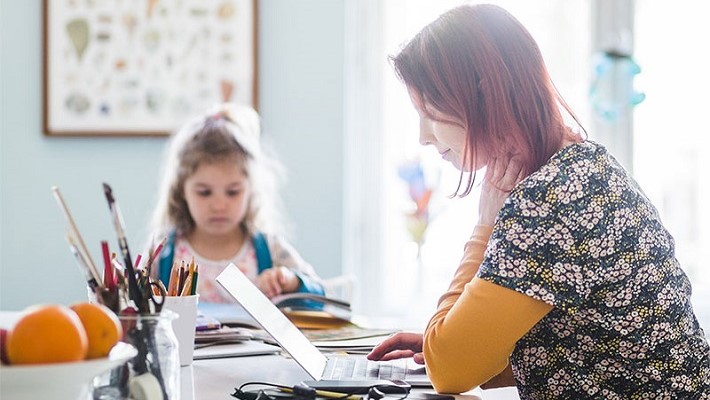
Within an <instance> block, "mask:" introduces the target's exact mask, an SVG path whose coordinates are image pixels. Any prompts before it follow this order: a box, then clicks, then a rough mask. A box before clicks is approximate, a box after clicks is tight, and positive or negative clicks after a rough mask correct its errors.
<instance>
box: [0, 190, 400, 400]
mask: <svg viewBox="0 0 710 400" xmlns="http://www.w3.org/2000/svg"><path fill="white" fill-rule="evenodd" d="M103 191H104V195H105V197H106V201H107V203H108V207H109V212H110V216H111V220H112V224H113V228H114V230H115V232H116V236H117V239H118V248H119V252H118V254H117V253H116V252H112V251H111V249H110V246H109V244H108V242H107V241H105V240H103V241H100V245H101V254H102V258H103V274H102V275H100V274H99V272H98V271H99V269H98V268H97V265H96V263H95V262H94V260H93V259H92V257H91V255H90V252H89V250H88V248H87V246H86V243H85V242H84V239H83V238H82V235H81V234H80V232H79V229H78V228H77V226H76V223H75V222H74V219H73V217H72V214H71V212H70V211H69V207H68V206H67V203H66V202H65V200H64V198H63V196H62V194H61V193H60V191H59V188H57V187H56V186H55V187H53V188H52V192H53V195H54V197H55V199H56V201H57V204H58V205H59V207H60V209H61V211H62V213H63V215H64V217H65V219H66V222H67V233H66V241H67V243H68V244H69V249H70V251H71V253H72V254H73V256H74V258H75V259H76V261H77V264H78V265H79V266H80V268H81V270H82V272H83V274H84V277H85V280H86V285H87V289H88V295H89V301H88V302H85V303H80V304H79V305H73V306H71V307H65V306H62V305H51V307H54V308H56V309H57V310H59V311H61V312H65V311H66V310H74V311H76V312H77V314H79V316H80V317H81V313H82V311H81V310H84V309H89V310H90V311H92V312H96V310H93V309H98V310H100V311H101V312H99V314H101V313H103V314H104V316H103V317H105V318H104V319H107V318H108V320H110V321H114V325H115V326H114V330H115V331H116V333H115V334H114V337H113V338H112V339H111V341H110V342H107V341H106V340H104V342H103V344H102V346H103V347H101V350H100V351H99V353H96V354H94V355H93V356H91V357H87V356H86V353H85V355H84V357H85V358H86V359H90V358H92V357H107V356H108V352H109V350H111V348H113V350H117V349H119V348H120V350H121V351H122V353H123V355H122V357H123V358H122V359H120V360H117V359H116V357H113V358H114V359H113V360H112V363H111V364H106V365H110V366H109V367H106V368H104V369H103V370H102V371H99V372H97V373H103V374H102V375H99V376H96V377H95V378H93V382H90V383H92V385H91V388H90V391H92V393H91V397H92V398H94V399H128V398H131V399H146V400H160V399H163V400H168V399H177V398H179V397H180V387H181V380H180V367H181V366H185V365H190V364H191V363H192V361H193V358H194V359H200V360H203V359H211V358H224V357H239V356H252V355H265V354H277V353H279V352H280V351H281V349H280V347H278V346H277V345H278V344H277V343H275V342H274V341H273V339H272V338H271V337H269V336H268V335H267V334H266V333H265V332H264V331H263V330H261V327H260V326H259V324H258V323H257V324H255V323H254V322H255V321H254V320H253V319H252V318H251V316H249V315H245V314H243V313H241V312H240V310H241V311H244V310H242V309H241V308H240V307H239V305H237V304H215V303H205V304H204V307H202V306H203V305H200V309H199V311H198V299H199V295H197V293H196V289H197V281H198V278H199V266H198V265H197V264H196V263H195V262H194V259H193V260H191V261H190V262H188V263H186V262H185V261H179V262H175V263H174V264H173V267H172V270H171V273H170V279H169V282H168V284H167V287H166V286H165V285H164V284H163V282H162V281H161V280H160V279H157V278H153V276H156V275H157V274H151V269H152V268H153V267H154V264H156V261H158V259H159V257H160V254H161V251H162V249H163V246H164V245H165V242H166V239H163V240H161V241H160V242H159V243H158V244H157V245H154V246H150V249H149V250H148V254H147V257H143V256H142V255H141V254H138V255H137V256H136V257H135V259H134V258H133V257H132V256H131V253H130V250H129V246H128V240H127V238H126V233H125V226H124V221H123V216H122V215H121V211H120V208H119V206H118V202H117V201H116V198H115V196H114V192H113V190H112V188H111V187H110V186H109V185H108V184H106V183H104V184H103ZM155 267H156V268H157V265H156V266H155ZM271 300H272V301H273V302H274V304H275V305H276V306H278V307H280V309H281V310H282V311H283V312H284V314H285V315H286V316H287V317H288V318H289V319H290V320H291V321H292V322H293V323H294V324H295V325H296V326H297V327H298V328H300V329H302V330H303V331H304V333H305V334H306V335H307V336H308V338H309V340H311V341H312V342H313V343H314V344H315V345H316V346H317V347H318V348H320V349H321V350H325V351H336V352H338V351H340V352H343V351H345V352H352V353H362V352H367V351H369V349H371V348H372V347H373V346H374V345H375V344H376V343H377V342H378V341H379V340H381V339H382V338H383V337H384V336H386V335H389V334H391V333H393V332H394V331H393V330H373V329H366V328H361V327H360V326H358V325H356V324H354V323H352V322H351V321H350V304H349V303H347V302H343V301H339V300H337V299H330V298H325V297H323V296H315V295H312V294H307V293H294V294H287V295H282V296H280V297H278V298H275V299H271ZM274 300H277V301H274ZM294 300H295V301H296V303H294ZM299 301H300V302H303V301H307V302H318V304H320V306H319V307H316V308H315V309H312V308H310V309H302V308H299V307H294V304H299V303H298V302H299ZM301 304H305V303H301ZM333 305H335V306H337V307H335V308H334V309H335V310H336V312H332V310H331V308H330V307H331V306H333ZM221 306H224V307H221ZM30 309H32V307H30V308H29V309H28V310H26V311H25V312H23V313H22V314H23V318H24V319H28V320H29V319H31V318H30V317H31V314H32V312H30ZM64 309H66V310H64ZM57 310H54V309H53V311H52V312H57ZM225 310H226V311H227V313H226V314H224V313H223V311H225ZM328 310H331V311H328ZM203 311H204V312H203ZM35 312H36V311H35ZM69 312H72V311H69ZM225 315H227V317H225ZM234 317H236V319H235V320H233V321H231V322H230V319H231V318H234ZM106 324H108V325H110V324H111V323H109V322H106ZM18 325H19V322H18ZM16 327H18V326H17V325H16ZM87 327H88V325H87ZM35 330H36V329H35ZM3 335H4V332H3ZM52 336H56V335H52ZM88 336H92V334H91V333H89V335H88ZM94 336H96V335H94ZM89 339H90V340H91V338H90V337H89ZM85 340H86V339H85ZM3 341H4V340H3ZM50 345H51V344H50ZM51 346H54V348H63V347H66V346H65V343H64V342H62V343H57V344H54V345H51ZM92 346H93V347H97V345H96V344H94V345H92ZM92 346H89V347H92ZM131 346H132V347H131ZM16 347H17V346H16ZM126 347H128V348H130V349H129V350H130V352H127V350H126ZM2 350H3V363H4V364H7V362H6V360H5V354H4V353H5V346H4V345H3V347H2ZM106 359H107V360H108V359H109V358H106ZM77 360H79V359H78V358H77V359H72V360H69V359H62V360H54V361H51V360H49V361H48V360H46V359H42V360H39V361H38V362H37V363H47V362H49V363H52V362H53V363H59V362H67V361H77ZM54 365H60V364H54ZM108 368H111V369H110V370H108ZM107 370H108V372H104V371H107ZM82 398H83V397H82Z"/></svg>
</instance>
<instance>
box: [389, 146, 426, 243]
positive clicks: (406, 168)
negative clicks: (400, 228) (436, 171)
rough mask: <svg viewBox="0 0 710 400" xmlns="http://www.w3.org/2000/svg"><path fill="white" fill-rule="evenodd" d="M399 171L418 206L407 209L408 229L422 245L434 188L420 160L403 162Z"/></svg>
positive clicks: (410, 195) (411, 197)
mask: <svg viewBox="0 0 710 400" xmlns="http://www.w3.org/2000/svg"><path fill="white" fill-rule="evenodd" d="M397 173H398V175H399V177H400V178H401V179H402V180H404V181H405V182H406V183H407V187H408V190H409V197H410V199H411V200H412V202H413V203H414V205H415V206H416V207H415V208H414V209H413V210H411V211H407V230H408V231H409V234H410V235H411V236H412V239H413V240H414V241H415V242H416V243H417V245H418V246H420V247H421V245H422V244H423V243H424V237H425V235H426V230H427V228H428V227H429V201H430V200H431V195H432V193H433V191H434V188H433V185H430V184H428V183H427V181H426V179H425V176H424V168H423V167H422V164H421V162H420V160H411V161H407V162H405V163H403V164H402V165H400V166H399V168H398V169H397Z"/></svg>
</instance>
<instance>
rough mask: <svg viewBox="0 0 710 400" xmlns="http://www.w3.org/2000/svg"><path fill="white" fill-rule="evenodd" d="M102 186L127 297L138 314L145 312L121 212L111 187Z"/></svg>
mask: <svg viewBox="0 0 710 400" xmlns="http://www.w3.org/2000/svg"><path fill="white" fill-rule="evenodd" d="M103 186H104V194H105V195H106V201H107V202H108V208H109V210H111V216H112V217H113V218H112V219H113V227H114V228H115V229H116V235H117V236H118V247H119V248H120V249H121V255H122V256H123V263H124V267H125V268H126V278H127V279H128V297H129V298H130V299H131V300H133V302H134V303H135V304H136V307H138V311H139V312H140V313H144V312H147V311H148V310H144V308H145V307H143V294H142V293H141V291H140V290H139V288H138V281H137V280H136V271H135V269H134V268H133V260H132V258H131V252H130V251H129V250H128V240H126V231H125V228H124V225H123V216H122V215H121V210H120V209H119V208H118V203H117V202H116V199H115V198H114V197H113V191H112V190H111V186H109V185H108V184H106V183H104V184H103Z"/></svg>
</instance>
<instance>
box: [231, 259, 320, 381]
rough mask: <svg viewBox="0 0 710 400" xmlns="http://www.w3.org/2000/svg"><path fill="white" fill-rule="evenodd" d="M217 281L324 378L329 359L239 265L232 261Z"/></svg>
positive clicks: (311, 371) (310, 370) (317, 376)
mask: <svg viewBox="0 0 710 400" xmlns="http://www.w3.org/2000/svg"><path fill="white" fill-rule="evenodd" d="M217 282H218V283H219V284H220V285H222V287H224V288H225V289H226V290H227V292H229V294H230V295H232V297H234V299H235V300H237V301H238V302H239V304H241V305H242V307H244V309H246V310H247V312H248V313H249V314H250V315H251V316H252V317H253V318H254V319H255V320H256V321H257V322H258V323H259V324H261V327H262V328H264V330H265V331H266V332H268V333H269V334H270V335H271V336H272V337H273V338H274V340H276V342H278V344H279V345H281V347H282V348H283V349H284V350H286V352H288V353H289V354H290V355H291V357H293V359H294V360H296V362H298V363H299V364H300V365H301V367H303V369H305V370H306V372H308V375H310V376H311V377H312V378H313V379H316V380H319V379H321V377H322V376H323V370H324V369H325V364H326V362H327V359H326V357H325V356H324V355H323V354H321V352H320V351H319V350H318V349H317V348H316V347H315V346H314V345H313V344H311V342H310V341H309V340H308V338H306V337H305V336H304V335H303V333H301V331H299V330H298V328H296V326H295V325H294V324H293V323H292V322H291V321H290V320H289V319H288V318H286V316H285V315H284V314H283V313H282V312H281V311H280V310H279V309H278V308H277V307H276V306H275V305H274V304H273V303H271V300H269V298H268V297H266V296H265V295H264V294H263V293H262V292H261V290H259V288H257V287H256V286H255V285H254V283H252V282H251V281H250V280H249V278H247V277H246V275H244V274H243V273H242V271H240V270H239V268H237V266H236V265H234V264H233V263H230V264H229V265H228V266H227V267H226V268H225V269H224V271H222V272H221V273H220V274H219V275H218V276H217Z"/></svg>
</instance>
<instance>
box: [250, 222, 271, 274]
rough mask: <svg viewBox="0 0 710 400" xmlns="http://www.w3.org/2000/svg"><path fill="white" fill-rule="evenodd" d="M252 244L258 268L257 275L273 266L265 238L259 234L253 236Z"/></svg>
mask: <svg viewBox="0 0 710 400" xmlns="http://www.w3.org/2000/svg"><path fill="white" fill-rule="evenodd" d="M252 243H253V244H254V252H255V253H256V262H257V265H258V268H259V273H262V272H264V270H267V269H269V268H271V267H272V266H273V261H272V260H271V252H270V251H269V245H268V243H266V237H265V236H264V234H263V233H261V232H257V233H255V234H254V237H252Z"/></svg>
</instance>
